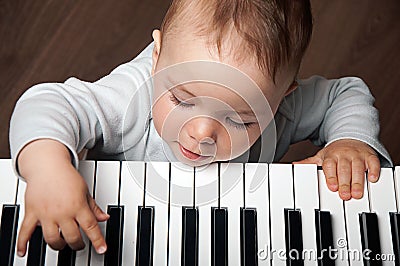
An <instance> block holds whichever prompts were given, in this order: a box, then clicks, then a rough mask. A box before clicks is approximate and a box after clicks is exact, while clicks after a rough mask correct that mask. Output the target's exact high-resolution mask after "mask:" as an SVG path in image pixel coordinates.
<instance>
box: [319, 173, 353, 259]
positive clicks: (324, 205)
mask: <svg viewBox="0 0 400 266" xmlns="http://www.w3.org/2000/svg"><path fill="white" fill-rule="evenodd" d="M318 178H319V181H318V183H319V197H320V198H319V200H320V208H321V210H322V211H329V212H330V213H331V220H332V236H333V247H334V249H336V250H337V253H336V254H335V253H333V255H337V259H336V261H335V264H336V265H349V262H348V260H347V255H346V253H347V240H346V225H345V217H344V207H343V200H341V199H340V198H339V194H338V192H332V191H330V190H329V189H328V186H327V185H326V180H325V175H324V172H323V171H322V170H318ZM357 234H359V232H357Z"/></svg>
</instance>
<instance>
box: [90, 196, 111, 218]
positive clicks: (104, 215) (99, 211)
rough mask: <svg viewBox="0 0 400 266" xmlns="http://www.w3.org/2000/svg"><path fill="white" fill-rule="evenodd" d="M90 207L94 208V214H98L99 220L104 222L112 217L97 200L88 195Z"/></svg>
mask: <svg viewBox="0 0 400 266" xmlns="http://www.w3.org/2000/svg"><path fill="white" fill-rule="evenodd" d="M88 202H89V207H90V209H91V210H92V212H93V214H94V216H96V219H97V221H99V222H104V221H107V219H108V218H110V215H108V214H107V213H105V212H104V211H103V210H102V209H101V208H100V207H99V206H98V205H97V203H96V201H95V200H94V199H93V198H92V197H91V196H88Z"/></svg>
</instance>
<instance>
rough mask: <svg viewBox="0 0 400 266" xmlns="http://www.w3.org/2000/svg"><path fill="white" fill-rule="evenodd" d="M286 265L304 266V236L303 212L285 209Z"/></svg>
mask: <svg viewBox="0 0 400 266" xmlns="http://www.w3.org/2000/svg"><path fill="white" fill-rule="evenodd" d="M284 216H285V240H286V265H291V266H292V265H304V261H303V260H302V256H301V254H302V252H303V236H302V226H301V212H300V210H297V209H285V210H284Z"/></svg>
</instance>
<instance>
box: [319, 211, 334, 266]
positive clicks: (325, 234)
mask: <svg viewBox="0 0 400 266" xmlns="http://www.w3.org/2000/svg"><path fill="white" fill-rule="evenodd" d="M315 229H316V232H317V234H316V235H317V239H316V241H317V256H318V257H317V258H318V265H319V266H334V265H335V261H334V260H333V258H332V256H329V253H328V251H330V250H333V248H334V246H333V233H332V220H331V213H330V212H329V211H320V210H315Z"/></svg>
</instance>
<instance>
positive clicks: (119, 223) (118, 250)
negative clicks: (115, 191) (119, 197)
mask: <svg viewBox="0 0 400 266" xmlns="http://www.w3.org/2000/svg"><path fill="white" fill-rule="evenodd" d="M107 213H108V214H109V215H110V218H109V219H108V220H107V226H106V243H107V247H108V248H107V252H106V253H105V255H104V265H105V266H111V265H112V266H118V265H121V263H122V240H123V237H122V236H123V228H124V207H123V206H112V205H109V206H108V207H107Z"/></svg>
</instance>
